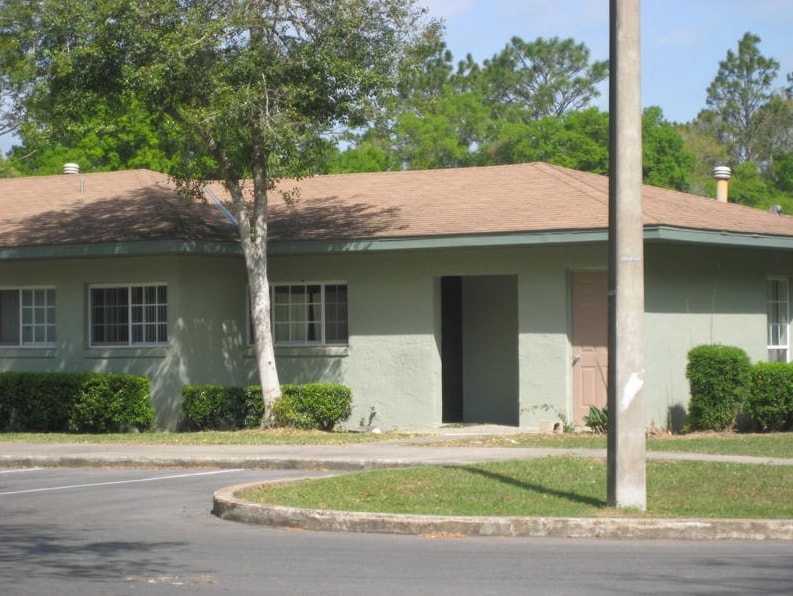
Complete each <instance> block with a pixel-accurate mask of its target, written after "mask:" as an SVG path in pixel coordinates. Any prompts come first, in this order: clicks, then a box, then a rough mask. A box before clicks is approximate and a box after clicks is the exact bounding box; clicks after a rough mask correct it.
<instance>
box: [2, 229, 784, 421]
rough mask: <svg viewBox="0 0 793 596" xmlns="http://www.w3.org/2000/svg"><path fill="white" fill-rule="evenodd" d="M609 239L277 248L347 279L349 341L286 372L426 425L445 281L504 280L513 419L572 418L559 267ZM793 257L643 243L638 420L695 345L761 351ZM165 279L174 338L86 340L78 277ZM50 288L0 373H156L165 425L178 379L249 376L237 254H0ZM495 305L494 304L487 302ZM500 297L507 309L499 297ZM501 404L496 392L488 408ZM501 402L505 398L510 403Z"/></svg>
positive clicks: (435, 388)
mask: <svg viewBox="0 0 793 596" xmlns="http://www.w3.org/2000/svg"><path fill="white" fill-rule="evenodd" d="M606 259H607V250H606V247H605V246H604V245H591V246H575V247H573V246H571V247H543V246H538V247H533V248H526V249H511V248H502V249H488V250H481V249H456V250H436V251H415V252H405V253H385V252H384V253H369V254H342V255H319V256H317V255H315V256H277V257H274V258H272V259H271V263H270V277H271V281H273V282H302V281H340V282H346V283H347V284H348V300H349V330H350V342H349V346H343V347H338V346H337V347H329V348H284V349H278V350H277V352H276V357H277V364H278V370H279V373H280V376H281V380H282V382H309V381H319V380H323V381H330V382H339V383H344V384H347V385H349V386H350V387H351V388H352V390H353V395H354V410H353V416H352V418H351V420H350V423H349V424H351V425H357V424H358V421H359V420H360V419H364V420H368V417H369V413H370V409H371V408H374V410H375V411H376V413H377V414H376V417H375V419H374V423H375V424H376V425H378V426H380V427H382V428H385V429H390V428H402V429H424V428H433V427H437V426H439V425H440V424H441V422H442V386H441V349H440V348H441V329H440V319H441V317H440V309H441V301H440V279H441V277H443V276H460V277H463V278H464V279H465V278H466V277H476V276H509V277H508V278H505V279H511V280H513V281H512V282H511V283H510V284H509V286H510V287H509V289H508V290H505V291H509V292H514V299H515V301H516V309H515V311H516V313H515V314H514V315H511V316H512V317H513V318H512V324H513V325H514V324H515V321H516V325H517V378H516V379H514V375H512V373H510V376H513V380H512V381H511V382H516V384H517V393H518V396H519V400H520V401H519V404H518V410H519V416H520V424H521V425H522V426H525V427H528V428H536V427H537V425H538V424H539V422H540V420H543V419H550V420H556V417H557V414H562V415H564V416H566V417H568V418H569V417H570V415H571V409H572V380H571V362H572V360H571V358H572V354H571V348H570V327H571V325H570V318H571V315H570V275H571V272H573V271H582V270H605V268H606ZM791 261H793V260H792V259H790V256H789V255H785V254H778V253H777V254H775V253H771V252H751V251H738V250H733V249H715V248H701V247H693V246H692V247H683V246H672V245H652V244H648V246H647V247H646V276H647V279H646V316H645V364H646V384H645V393H644V395H645V403H646V420H647V424H648V425H649V424H655V425H657V426H661V427H665V426H666V425H667V424H668V422H669V420H670V413H671V414H674V415H676V416H678V418H679V417H680V416H681V415H682V413H681V412H682V411H683V410H684V409H685V408H686V406H687V402H688V384H687V381H686V379H685V365H686V354H687V352H688V350H689V349H690V348H691V347H693V346H695V345H699V344H701V343H708V342H717V343H723V344H730V345H737V346H740V347H742V348H744V349H745V350H746V351H747V352H748V353H749V355H750V357H751V358H752V359H753V360H754V361H758V360H763V359H764V358H765V355H766V344H765V342H766V337H765V334H766V303H765V300H766V296H765V291H766V285H765V282H766V279H767V277H768V276H769V275H784V276H789V277H793V263H792V262H791ZM148 282H165V283H167V284H168V302H169V310H168V313H169V320H168V324H169V348H168V349H165V348H142V349H136V348H113V349H111V348H103V349H96V348H90V347H89V345H88V339H87V338H88V313H87V306H86V305H87V288H88V285H89V284H93V283H97V284H100V283H101V284H107V283H119V284H129V283H148ZM38 285H47V286H55V287H56V288H57V316H58V323H57V336H58V340H57V345H56V346H55V348H53V349H32V350H26V349H19V348H12V349H9V348H0V370H94V371H109V372H130V373H135V374H144V375H147V376H150V377H151V378H152V385H153V391H154V397H155V403H156V406H157V409H158V422H159V424H160V426H161V427H163V428H173V427H174V426H175V424H176V421H177V420H178V417H179V413H180V396H181V387H182V385H183V384H186V383H191V384H196V383H219V384H247V383H256V382H258V380H257V374H256V370H255V358H254V357H253V350H252V348H251V347H250V346H247V345H245V325H246V323H247V320H246V297H245V288H246V280H245V271H244V267H243V264H242V260H241V259H240V258H238V257H197V256H195V257H194V256H190V257H187V256H181V257H178V256H168V257H148V258H133V257H123V258H122V257H119V258H114V259H107V258H102V259H99V258H97V259H69V260H67V259H64V260H59V261H54V262H45V261H26V262H3V263H0V287H19V286H38ZM486 307H487V308H492V309H494V310H497V309H498V308H500V307H498V306H497V305H494V304H490V305H489V306H486ZM510 308H511V307H510ZM502 406H503V407H507V406H509V404H508V402H506V401H504V402H499V408H501V407H502ZM509 407H511V406H509Z"/></svg>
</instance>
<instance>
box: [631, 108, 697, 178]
mask: <svg viewBox="0 0 793 596" xmlns="http://www.w3.org/2000/svg"><path fill="white" fill-rule="evenodd" d="M694 162H695V158H694V154H693V153H691V152H690V151H687V150H686V149H685V142H684V141H683V138H682V137H681V136H680V133H679V132H678V131H677V129H676V128H675V127H674V126H673V125H672V124H671V123H670V122H668V121H667V120H665V119H664V115H663V112H662V111H661V108H659V107H657V106H651V107H649V108H646V109H645V110H644V113H643V114H642V172H643V179H644V183H645V184H651V185H653V186H660V187H663V188H674V189H675V190H681V191H687V190H688V189H689V186H690V184H691V174H692V172H693V170H694Z"/></svg>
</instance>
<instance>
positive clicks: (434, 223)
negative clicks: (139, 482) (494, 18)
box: [270, 163, 793, 240]
mask: <svg viewBox="0 0 793 596" xmlns="http://www.w3.org/2000/svg"><path fill="white" fill-rule="evenodd" d="M292 185H294V183H293V182H292V183H290V184H287V185H285V186H286V187H289V186H292ZM298 186H299V188H300V199H299V201H298V202H297V204H296V205H295V206H294V207H288V206H286V205H284V204H283V203H282V202H281V201H280V200H273V201H272V202H271V210H270V219H271V224H270V237H271V239H272V240H308V239H338V238H370V237H381V238H398V237H416V236H418V237H425V236H442V235H464V234H494V233H495V234H498V233H515V232H532V231H557V230H558V231H564V230H593V229H605V228H607V227H608V201H609V199H608V178H607V177H606V176H599V175H596V174H589V173H585V172H579V171H576V170H570V169H567V168H562V167H558V166H552V165H549V164H545V163H529V164H519V165H506V166H491V167H480V168H461V169H447V170H425V171H400V172H382V173H372V174H343V175H333V176H317V177H314V178H310V179H304V180H301V181H300V182H299V183H298ZM643 199H644V204H643V207H644V224H645V226H650V227H657V226H658V227H663V226H666V227H680V228H688V229H695V230H715V231H728V232H735V233H749V234H767V235H783V236H793V217H789V216H777V215H772V214H770V213H767V212H765V211H762V210H759V209H751V208H749V207H744V206H742V205H736V204H725V203H718V202H716V201H715V200H713V199H708V198H704V197H699V196H695V195H690V194H686V193H681V192H676V191H671V190H666V189H661V188H655V187H651V186H645V187H644V188H643Z"/></svg>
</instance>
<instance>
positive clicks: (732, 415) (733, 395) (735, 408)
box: [686, 345, 752, 430]
mask: <svg viewBox="0 0 793 596" xmlns="http://www.w3.org/2000/svg"><path fill="white" fill-rule="evenodd" d="M751 373H752V365H751V362H750V361H749V356H747V354H746V352H744V351H743V350H742V349H740V348H736V347H732V346H721V345H703V346H697V347H695V348H692V349H691V350H690V351H689V352H688V365H687V366H686V377H687V378H688V382H689V386H690V389H691V402H690V404H689V410H688V420H687V424H686V426H687V427H688V429H690V430H726V429H729V428H732V427H733V426H734V425H735V421H736V418H737V416H738V413H739V411H740V410H741V408H742V407H743V406H744V404H745V403H746V401H747V400H748V399H749V395H750V392H751V381H752V378H751Z"/></svg>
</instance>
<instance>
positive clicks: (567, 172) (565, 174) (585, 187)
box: [539, 162, 685, 225]
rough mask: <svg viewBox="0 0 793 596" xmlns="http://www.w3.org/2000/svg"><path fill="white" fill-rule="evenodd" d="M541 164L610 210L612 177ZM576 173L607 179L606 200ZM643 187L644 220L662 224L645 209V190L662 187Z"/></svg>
mask: <svg viewBox="0 0 793 596" xmlns="http://www.w3.org/2000/svg"><path fill="white" fill-rule="evenodd" d="M539 163H540V165H542V166H544V167H545V169H547V170H549V173H550V174H552V175H554V176H555V177H556V178H559V179H564V180H565V182H566V183H568V184H570V186H573V187H574V188H577V189H578V190H580V191H582V192H584V193H586V195H587V196H589V197H590V198H592V199H594V200H596V201H598V202H599V203H601V204H602V205H605V206H606V208H607V209H608V208H609V203H610V202H611V195H610V186H611V176H607V175H605V174H595V173H593V172H584V171H579V170H571V169H569V168H565V167H564V166H557V165H555V164H549V163H546V162H539ZM574 173H575V174H579V175H581V174H583V175H584V176H600V177H603V178H605V179H606V188H607V189H609V190H608V191H607V192H606V200H605V201H603V200H602V199H601V198H600V196H598V195H599V194H600V193H599V191H598V189H597V188H595V187H594V186H593V185H591V184H589V183H587V182H586V181H584V180H581V179H579V178H578V177H577V176H574V175H573V174H574ZM641 187H642V190H641V191H640V193H641V199H642V219H643V220H644V219H647V220H648V223H655V224H661V223H662V222H661V220H660V219H658V218H657V217H653V216H651V215H650V214H649V213H647V210H646V209H645V208H644V201H645V196H644V189H645V188H660V187H656V186H651V185H649V184H645V183H644V182H642V185H641ZM660 190H671V189H660ZM591 191H594V193H593V192H591ZM683 194H685V193H683ZM643 225H644V224H643Z"/></svg>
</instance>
